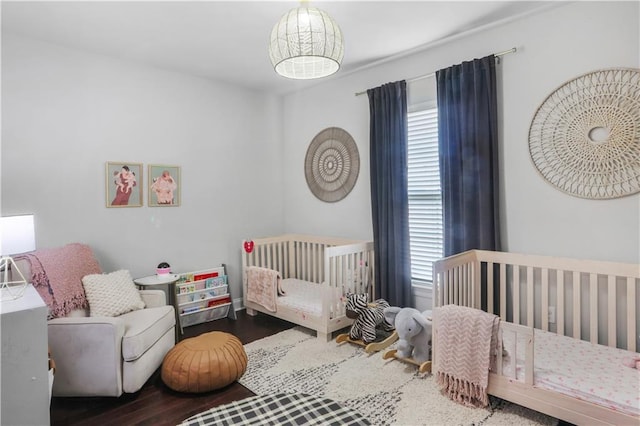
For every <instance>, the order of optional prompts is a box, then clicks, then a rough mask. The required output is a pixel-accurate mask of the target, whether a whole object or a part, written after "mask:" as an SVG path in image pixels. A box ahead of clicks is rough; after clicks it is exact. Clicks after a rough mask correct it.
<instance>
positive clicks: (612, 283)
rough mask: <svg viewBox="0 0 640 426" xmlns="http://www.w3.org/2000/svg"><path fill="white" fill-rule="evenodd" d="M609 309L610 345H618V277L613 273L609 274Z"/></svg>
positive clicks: (608, 332)
mask: <svg viewBox="0 0 640 426" xmlns="http://www.w3.org/2000/svg"><path fill="white" fill-rule="evenodd" d="M607 302H608V303H607V311H608V312H609V315H608V318H607V335H608V342H609V343H608V345H609V346H611V347H614V348H615V347H616V344H617V336H616V317H617V312H616V277H615V276H613V275H609V276H608V277H607Z"/></svg>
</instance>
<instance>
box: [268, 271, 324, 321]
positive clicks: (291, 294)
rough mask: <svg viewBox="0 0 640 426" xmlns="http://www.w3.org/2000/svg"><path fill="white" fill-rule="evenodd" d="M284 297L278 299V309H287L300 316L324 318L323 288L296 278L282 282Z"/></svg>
mask: <svg viewBox="0 0 640 426" xmlns="http://www.w3.org/2000/svg"><path fill="white" fill-rule="evenodd" d="M281 288H282V290H283V291H284V292H285V295H284V296H280V297H278V302H277V303H278V307H286V308H288V309H291V310H293V311H295V312H299V313H300V314H305V315H307V316H312V317H318V318H320V317H322V295H323V290H324V289H323V287H322V286H321V285H320V284H315V283H312V282H309V281H303V280H299V279H296V278H287V279H284V280H282V285H281Z"/></svg>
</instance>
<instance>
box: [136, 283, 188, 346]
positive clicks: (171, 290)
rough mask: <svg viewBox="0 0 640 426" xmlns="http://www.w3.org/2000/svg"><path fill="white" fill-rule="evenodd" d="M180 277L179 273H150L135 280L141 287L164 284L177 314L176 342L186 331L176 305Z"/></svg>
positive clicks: (163, 287) (170, 302)
mask: <svg viewBox="0 0 640 426" xmlns="http://www.w3.org/2000/svg"><path fill="white" fill-rule="evenodd" d="M179 279H180V275H178V274H166V275H157V274H156V275H148V276H146V277H142V278H136V279H134V280H133V282H134V283H136V285H138V286H139V287H141V288H153V287H155V286H162V289H163V290H164V291H165V293H167V299H168V301H169V304H170V305H171V306H173V311H174V313H175V316H176V343H178V342H179V341H180V337H181V336H182V334H183V333H184V330H183V329H182V324H181V323H180V316H179V315H178V307H177V306H176V282H177V281H178V280H179Z"/></svg>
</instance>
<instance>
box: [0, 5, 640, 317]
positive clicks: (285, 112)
mask: <svg viewBox="0 0 640 426" xmlns="http://www.w3.org/2000/svg"><path fill="white" fill-rule="evenodd" d="M639 13H640V12H639V5H638V3H637V2H575V3H571V4H568V5H565V6H560V7H556V8H553V9H550V10H547V11H545V12H541V13H539V14H536V15H531V16H529V17H525V18H523V19H521V20H519V21H515V22H511V23H506V24H504V25H502V26H496V27H493V28H489V29H485V30H484V31H478V32H475V33H473V34H469V35H466V36H464V37H458V38H456V39H454V40H450V41H448V42H446V43H441V44H437V45H434V46H432V47H431V48H429V49H427V50H424V51H422V52H419V53H416V54H413V55H411V56H407V57H404V58H401V59H397V60H394V61H390V62H387V63H385V64H382V65H380V66H377V67H372V68H369V69H367V70H363V71H360V72H357V73H351V74H346V73H342V74H338V76H337V77H335V78H330V79H327V80H323V81H322V82H320V84H318V85H317V86H315V87H313V88H310V89H307V90H301V91H298V92H296V93H292V94H289V95H287V96H286V97H284V99H282V100H280V99H276V98H271V97H266V96H264V95H262V94H259V93H254V92H250V91H246V90H243V89H238V88H233V87H230V86H228V85H224V84H216V83H213V82H210V81H207V80H204V79H201V78H197V77H191V76H187V75H184V74H179V73H174V72H168V71H163V70H159V69H154V68H150V67H146V66H142V65H136V64H133V63H130V62H122V61H118V60H115V59H110V58H107V57H103V56H99V55H94V54H90V53H83V52H79V51H76V50H68V49H65V48H61V47H57V46H54V45H50V44H47V43H42V42H36V41H32V40H27V39H24V38H20V37H16V36H11V35H8V34H3V37H2V162H1V163H2V169H1V173H2V196H1V198H2V205H1V211H2V214H3V215H11V214H22V213H35V215H36V227H37V230H36V237H37V244H38V247H51V246H57V245H61V244H64V243H67V242H73V241H80V242H85V243H88V244H90V245H92V246H93V247H94V248H95V249H96V252H97V254H98V257H99V260H100V262H101V264H102V266H103V268H104V269H105V270H106V271H109V270H113V269H116V268H128V269H130V270H131V271H132V274H133V275H134V276H141V275H146V274H149V273H152V272H153V269H154V267H155V266H156V265H157V264H158V263H159V262H160V261H168V262H169V263H171V265H172V266H173V269H174V270H175V271H185V270H192V269H201V268H206V267H208V266H211V265H212V264H217V263H219V262H226V263H228V265H229V272H230V276H231V282H232V286H234V287H235V296H236V297H237V296H239V291H238V287H237V285H238V284H239V274H240V269H239V263H240V248H239V247H240V241H241V240H242V239H243V238H245V237H257V236H264V235H269V234H276V233H279V232H282V231H287V232H301V233H309V234H324V235H335V236H343V237H352V238H371V236H372V229H371V213H370V212H371V206H370V192H369V156H368V152H369V149H368V144H369V106H368V100H367V97H366V95H365V96H359V97H356V96H354V93H355V92H360V91H362V90H365V89H367V88H371V87H375V86H378V85H380V84H383V83H386V82H390V81H395V80H400V79H406V78H411V77H414V76H419V75H423V74H427V73H430V72H432V71H435V70H437V69H440V68H444V67H447V66H450V65H453V64H456V63H460V62H462V61H464V60H469V59H471V58H474V57H482V56H485V55H487V54H489V53H492V52H498V51H502V50H506V49H509V48H511V47H513V46H515V47H517V48H518V52H517V53H516V54H512V55H508V56H506V57H504V58H503V61H502V65H500V69H501V74H502V77H501V79H502V93H501V96H500V99H501V102H502V123H501V126H500V130H501V134H502V142H501V143H502V173H501V177H502V187H503V196H502V205H503V231H504V233H503V240H504V241H503V242H504V245H505V247H504V248H505V249H508V250H510V251H516V252H528V253H541V254H551V255H562V256H572V257H584V258H594V259H606V260H617V261H625V262H640V247H639V246H640V220H639V218H640V195H634V196H630V197H625V198H622V199H618V200H608V201H590V200H582V199H578V198H574V197H571V196H569V195H566V194H564V193H561V192H560V191H558V190H556V189H554V188H553V187H552V186H551V185H549V184H547V183H546V182H545V181H544V180H543V179H542V178H541V177H539V176H538V174H537V172H536V171H535V169H534V167H533V165H532V163H531V160H530V159H529V154H528V148H527V137H528V129H529V124H530V122H531V119H532V118H533V114H534V113H535V111H536V109H537V107H538V106H539V105H540V103H542V102H543V101H544V99H545V98H546V96H548V95H549V94H550V93H551V92H552V91H553V90H554V89H555V88H557V87H558V86H560V85H561V84H563V83H564V82H566V81H567V80H569V79H572V78H574V77H576V76H579V75H581V74H584V73H586V72H589V71H593V70H598V69H602V68H608V67H638V66H640V60H639V55H640V53H639V51H640V47H639V43H640V42H639V39H640V35H639V27H640V25H639V20H640V19H639ZM428 24H429V17H425V25H428ZM345 36H348V34H347V35H345ZM347 43H348V37H347ZM346 54H348V45H347V53H346ZM418 86H420V85H411V87H412V89H413V88H414V87H418ZM330 126H337V127H342V128H344V129H345V130H347V131H348V132H349V133H350V134H351V135H352V136H353V137H354V139H355V141H356V143H357V145H358V148H359V150H360V163H361V168H360V174H359V177H358V180H357V182H356V185H355V187H354V189H353V190H352V192H351V193H350V194H349V195H348V196H347V197H346V198H345V199H343V200H342V201H340V202H337V203H324V202H322V201H319V200H318V199H316V198H315V196H314V195H313V194H312V193H311V192H310V190H309V189H308V187H307V184H306V180H305V177H304V157H305V154H306V150H307V148H308V146H309V144H310V142H311V140H312V139H313V137H314V136H315V135H316V134H317V133H318V132H320V131H321V130H323V129H324V128H326V127H330ZM106 161H131V162H138V163H144V165H145V177H146V165H147V164H176V165H180V166H182V181H183V182H182V185H183V186H182V191H183V193H182V206H180V207H174V208H158V207H155V208H150V207H147V205H146V204H147V203H146V199H145V206H144V207H140V208H121V209H113V208H106V207H105V195H104V191H105V176H104V174H105V172H104V168H105V167H104V165H105V162H106ZM146 194H147V192H146V189H145V198H146ZM418 305H419V304H418Z"/></svg>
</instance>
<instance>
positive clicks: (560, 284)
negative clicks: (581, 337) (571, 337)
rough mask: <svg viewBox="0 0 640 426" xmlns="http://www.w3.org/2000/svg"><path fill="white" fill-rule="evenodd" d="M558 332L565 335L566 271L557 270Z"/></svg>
mask: <svg viewBox="0 0 640 426" xmlns="http://www.w3.org/2000/svg"><path fill="white" fill-rule="evenodd" d="M556 302H557V305H558V306H556V321H557V322H558V326H557V327H556V333H557V334H559V335H561V336H564V318H565V316H564V271H563V270H560V269H558V270H556Z"/></svg>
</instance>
